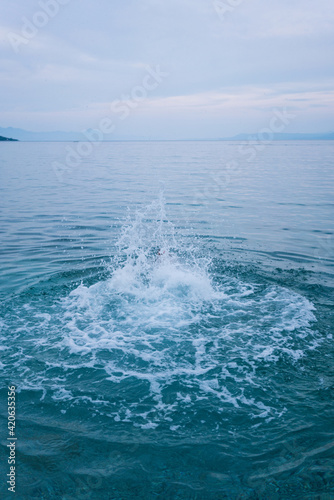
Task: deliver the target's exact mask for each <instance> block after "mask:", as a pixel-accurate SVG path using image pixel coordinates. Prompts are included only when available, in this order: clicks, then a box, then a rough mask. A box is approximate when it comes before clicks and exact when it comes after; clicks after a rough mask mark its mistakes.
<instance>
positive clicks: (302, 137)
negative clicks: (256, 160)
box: [221, 132, 334, 141]
mask: <svg viewBox="0 0 334 500" xmlns="http://www.w3.org/2000/svg"><path fill="white" fill-rule="evenodd" d="M266 139H267V140H270V139H269V138H268V137H267V136H265V137H264V140H266ZM221 140H222V141H261V140H263V139H262V137H261V136H260V134H238V135H235V136H234V137H229V138H228V139H221ZM271 140H273V141H334V132H326V133H324V134H273V138H272V139H271Z"/></svg>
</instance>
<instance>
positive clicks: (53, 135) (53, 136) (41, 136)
mask: <svg viewBox="0 0 334 500" xmlns="http://www.w3.org/2000/svg"><path fill="white" fill-rule="evenodd" d="M0 136H3V138H2V139H1V138H0V140H9V139H6V138H7V137H13V140H19V141H23V142H25V141H28V142H31V141H32V142H49V141H50V142H73V141H84V142H86V141H87V140H90V139H89V138H90V137H93V140H96V134H94V133H93V134H90V133H89V132H87V135H86V134H85V133H84V132H62V131H56V132H30V131H28V130H23V129H21V128H12V127H8V128H1V127H0ZM94 138H95V139H94ZM104 140H105V141H119V140H121V141H122V140H123V141H145V140H150V139H149V138H145V137H137V136H120V135H115V134H111V135H105V136H104ZM155 140H159V139H155ZM161 140H163V139H161ZM189 140H190V139H189ZM191 140H196V139H191ZM197 140H200V139H197ZM203 140H209V139H203ZM210 140H213V141H266V140H273V141H333V140H334V132H327V133H323V134H273V137H272V139H271V138H270V137H268V136H267V135H265V136H264V137H262V136H261V134H260V133H255V134H238V135H235V136H233V137H225V138H219V139H210Z"/></svg>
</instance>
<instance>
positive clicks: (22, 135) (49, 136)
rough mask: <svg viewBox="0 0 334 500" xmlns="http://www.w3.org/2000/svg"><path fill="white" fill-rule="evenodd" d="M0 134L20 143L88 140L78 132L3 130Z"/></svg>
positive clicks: (9, 128)
mask: <svg viewBox="0 0 334 500" xmlns="http://www.w3.org/2000/svg"><path fill="white" fill-rule="evenodd" d="M0 134H1V135H4V136H5V137H6V136H7V137H8V136H9V137H14V138H15V139H17V140H19V141H36V142H39V141H41V142H44V141H45V142H47V141H83V140H87V139H85V138H84V136H83V134H80V133H77V132H28V131H27V130H23V129H21V128H12V127H8V128H1V127H0Z"/></svg>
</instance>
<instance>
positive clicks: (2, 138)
mask: <svg viewBox="0 0 334 500" xmlns="http://www.w3.org/2000/svg"><path fill="white" fill-rule="evenodd" d="M1 141H15V142H17V139H11V138H10V137H3V136H2V135H0V142H1Z"/></svg>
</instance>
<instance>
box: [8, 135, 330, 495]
mask: <svg viewBox="0 0 334 500" xmlns="http://www.w3.org/2000/svg"><path fill="white" fill-rule="evenodd" d="M240 146H242V145H241V144H238V143H235V142H231V143H220V142H155V143H147V142H143V143H140V142H138V143H136V142H131V143H121V142H120V143H105V144H100V145H96V146H95V148H94V152H93V154H92V155H91V156H89V157H86V158H83V159H82V161H81V163H80V164H79V165H77V166H72V167H71V168H68V169H67V170H63V171H62V172H61V175H60V174H59V171H55V169H54V168H53V167H54V162H55V161H58V162H60V163H64V159H65V157H66V154H67V150H66V148H68V147H73V148H76V147H77V145H76V143H73V144H62V143H49V144H47V143H40V144H37V143H14V144H11V143H9V144H1V149H0V176H1V178H0V186H1V187H0V189H1V201H0V204H1V226H0V235H1V250H0V252H1V254H0V263H1V270H0V284H1V309H0V314H1V319H0V338H1V364H0V368H1V381H2V384H1V387H2V389H1V394H0V400H1V458H2V459H1V468H0V473H1V477H2V481H1V488H2V490H1V495H2V496H1V498H5V499H7V498H13V496H14V495H13V494H12V493H10V492H8V491H7V487H6V484H5V481H6V480H7V478H6V474H7V473H8V468H9V465H8V463H7V459H8V448H7V447H6V445H7V435H8V431H7V416H8V415H7V386H8V385H15V386H16V388H17V390H16V392H17V394H16V408H17V411H16V419H17V422H16V424H17V428H16V437H17V444H16V470H17V477H16V491H17V492H16V498H19V499H20V500H21V499H62V500H73V499H79V500H85V499H87V500H88V499H101V500H104V499H137V498H138V499H158V498H159V499H160V498H161V499H198V500H199V499H201V500H202V499H203V500H207V499H208V500H211V499H217V500H218V499H219V500H220V499H287V500H288V499H295V498H296V499H314V500H315V499H322V500H325V499H326V500H327V499H332V498H334V479H333V469H334V459H333V450H334V425H333V416H334V415H333V413H334V412H333V375H334V360H333V328H332V327H333V323H334V322H333V308H332V305H333V285H334V280H333V277H334V276H333V274H334V267H333V264H334V249H333V241H334V240H333V230H334V222H333V215H334V210H333V207H334V200H333V188H334V171H333V166H334V162H333V153H334V144H333V143H332V142H278V143H273V144H266V145H265V147H263V148H262V149H261V151H257V153H256V155H251V156H250V155H246V154H245V153H244V151H245V148H241V147H240ZM244 146H245V145H244ZM251 147H253V146H251ZM247 148H249V146H248V145H247ZM250 158H251V159H250Z"/></svg>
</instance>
